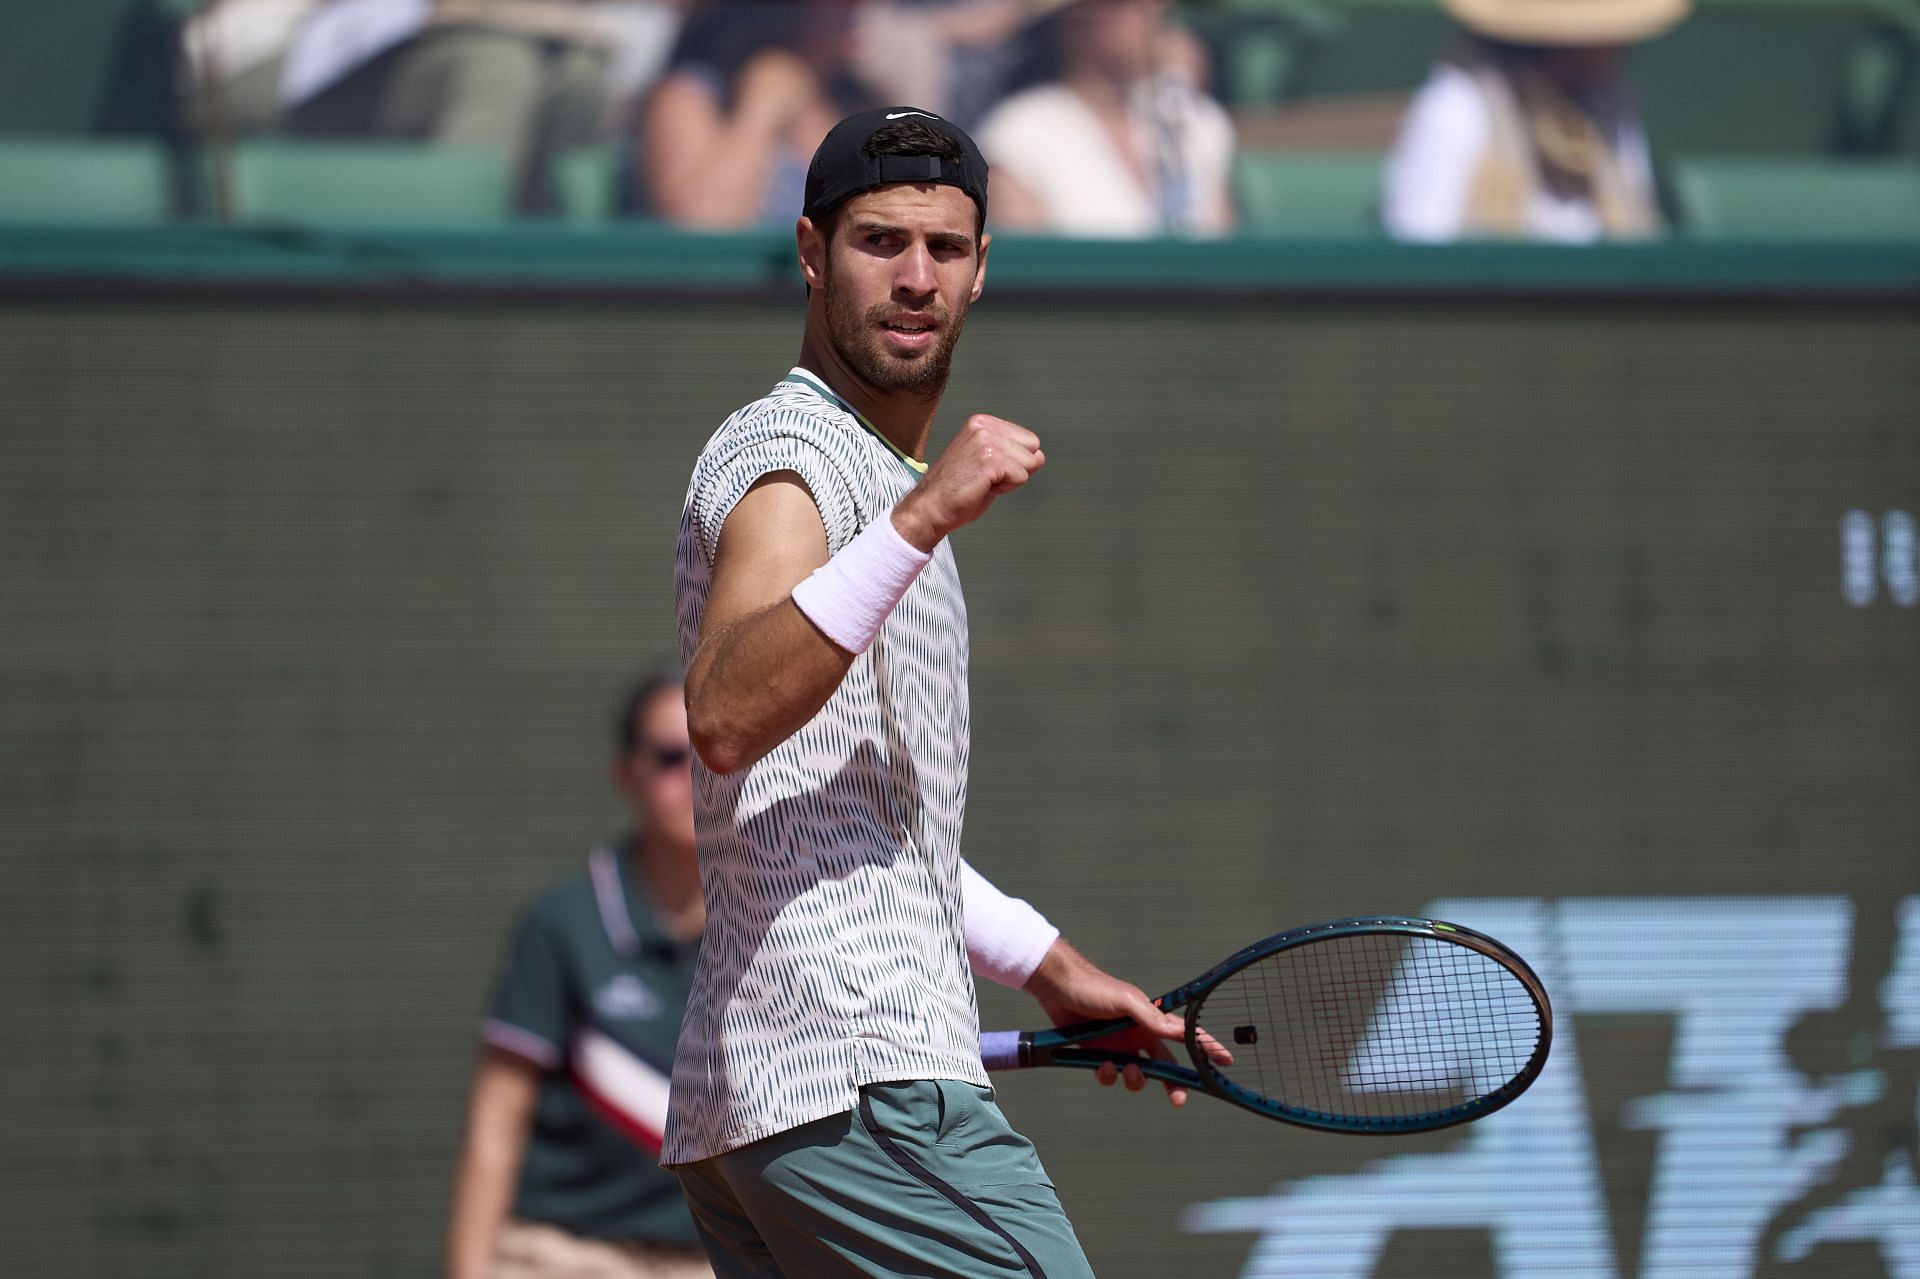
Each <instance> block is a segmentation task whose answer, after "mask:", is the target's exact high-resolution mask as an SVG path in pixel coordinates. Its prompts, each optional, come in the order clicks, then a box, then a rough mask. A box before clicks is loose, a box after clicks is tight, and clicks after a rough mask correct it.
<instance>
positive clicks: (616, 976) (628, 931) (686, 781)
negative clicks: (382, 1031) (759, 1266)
mask: <svg viewBox="0 0 1920 1279" xmlns="http://www.w3.org/2000/svg"><path fill="white" fill-rule="evenodd" d="M615 740H616V748H615V756H614V766H613V777H614V783H615V785H616V786H617V787H618V789H619V790H620V793H621V795H622V797H623V798H624V799H625V801H626V803H627V806H628V808H629V810H630V811H631V813H632V818H633V827H632V830H631V832H630V833H629V834H628V835H627V836H626V837H625V838H623V839H621V840H620V841H618V842H617V843H616V844H614V845H613V846H611V847H609V848H604V849H600V850H598V851H596V852H595V853H594V854H593V855H592V856H591V857H590V858H589V859H588V864H587V866H586V868H584V869H583V870H581V871H580V872H579V873H578V874H576V875H574V876H573V877H572V878H571V879H568V880H566V881H564V882H563V883H561V884H560V885H558V886H557V887H555V888H554V889H553V890H551V891H550V892H548V893H546V894H545V895H544V896H542V897H540V898H538V899H536V900H535V901H534V903H533V904H532V905H531V906H530V907H528V909H527V910H526V911H525V912H524V913H523V914H522V915H521V917H520V920H519V923H518V925H517V927H516V928H515V930H514V933H513V940H512V942H511V944H510V946H509V947H508V951H507V961H506V965H505V967H504V969H503V970H502V972H501V974H500V978H499V983H498V985H497V987H496V989H495V992H494V997H493V1003H492V1006H491V1008H490V1010H489V1013H488V1016H487V1018H486V1019H485V1020H484V1021H483V1022H482V1023H481V1028H480V1038H481V1057H480V1061H479V1064H478V1065H477V1066H476V1067H475V1069H474V1074H473V1082H472V1086H471V1091H470V1093H469V1096H468V1101H467V1129H466V1140H465V1142H464V1143H463V1146H462V1150H461V1154H460V1163H459V1168H458V1170H457V1172H456V1175H455V1183H454V1194H453V1211H452V1218H451V1222H450V1224H449V1228H448V1265H447V1268H448V1273H449V1276H450V1279H481V1277H482V1276H485V1279H563V1277H566V1276H572V1277H574V1279H578V1277H579V1276H585V1275H597V1276H602V1277H603V1279H712V1271H711V1270H710V1269H709V1267H708V1265H707V1262H706V1258H705V1256H704V1254H703V1252H702V1250H701V1248H700V1245H699V1242H698V1238H697V1236H696V1234H695V1232H694V1228H693V1218H692V1216H691V1215H690V1214H689V1213H688V1211H687V1206H686V1203H685V1201H684V1200H683V1199H682V1198H681V1195H680V1185H679V1182H678V1181H677V1180H676V1179H675V1178H674V1176H673V1174H672V1173H670V1172H667V1171H666V1170H665V1169H663V1168H661V1167H660V1166H659V1165H658V1164H657V1163H655V1162H654V1160H655V1157H656V1156H657V1155H658V1153H659V1149H660V1133H661V1128H662V1126H663V1125H664V1123H665V1121H666V1103H667V1080H668V1075H669V1072H670V1071H671V1070H672V1065H673V1051H674V1044H675V1042H676V1041H677V1040H678V1038H679V1035H680V1021H681V1018H682V1017H683V1016H684V1015H685V1013H686V1001H687V992H688V990H689V989H690V987H691V984H692V981H693V963H694V958H695V952H696V951H697V949H698V940H699V936H700V931H701V927H702V925H703V923H704V922H705V918H706V916H705V909H704V902H703V899H702V897H701V891H700V868H699V861H698V859H697V857H696V856H695V853H694V842H693V839H694V836H693V775H692V758H693V755H692V747H691V745H690V744H689V740H688V737H687V711H686V702H685V690H684V686H683V684H682V681H681V678H680V674H679V672H678V671H677V670H667V671H663V672H661V673H659V674H656V675H654V676H653V677H651V678H649V679H647V680H645V681H644V682H642V683H641V684H640V685H639V686H638V687H637V688H635V690H634V691H633V692H632V693H631V694H629V695H628V697H627V698H626V700H625V701H624V703H623V704H622V706H621V709H620V714H619V717H618V719H617V721H616V724H615Z"/></svg>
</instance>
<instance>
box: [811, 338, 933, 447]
mask: <svg viewBox="0 0 1920 1279" xmlns="http://www.w3.org/2000/svg"><path fill="white" fill-rule="evenodd" d="M800 367H801V368H803V369H805V370H806V371H807V372H809V373H811V374H813V375H814V376H815V377H817V378H819V379H820V380H821V381H822V382H824V383H826V386H827V389H828V390H829V391H832V392H833V393H834V394H835V395H837V396H839V397H840V398H841V399H843V400H845V401H846V402H847V404H848V405H849V406H850V407H851V408H852V409H853V411H854V412H855V413H858V414H859V415H860V416H861V418H862V419H864V420H865V421H866V423H867V425H868V426H870V427H872V428H873V429H874V430H876V431H878V432H879V433H880V434H882V435H884V436H886V437H887V439H888V440H889V441H890V442H891V443H892V444H893V446H894V447H895V448H897V449H899V450H900V451H901V452H902V453H905V454H906V455H907V456H908V457H911V458H914V459H915V460H917V461H921V462H924V461H926V459H927V439H928V437H929V436H931V435H932V433H933V417H934V414H935V413H936V412H938V411H939V408H940V397H939V396H937V395H936V396H934V397H933V398H932V399H926V398H924V397H922V396H917V395H909V394H906V393H904V392H900V391H885V390H882V389H881V388H879V387H877V386H875V385H873V383H871V382H869V381H867V380H866V379H865V378H863V377H861V376H860V375H859V374H858V373H856V372H854V370H853V368H852V366H850V365H849V364H847V362H846V361H845V360H843V359H841V358H840V353H839V352H838V351H836V350H834V348H833V343H832V342H830V341H827V340H826V339H825V338H824V337H816V335H815V333H814V331H813V326H812V325H811V324H809V325H808V326H807V333H806V336H805V337H804V338H802V339H801V342H800Z"/></svg>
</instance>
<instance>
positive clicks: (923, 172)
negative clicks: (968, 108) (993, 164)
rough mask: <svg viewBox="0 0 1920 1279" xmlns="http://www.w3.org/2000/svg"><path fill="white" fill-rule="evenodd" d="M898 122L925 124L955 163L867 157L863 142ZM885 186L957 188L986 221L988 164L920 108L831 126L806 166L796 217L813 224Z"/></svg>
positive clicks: (952, 128) (957, 130) (889, 110)
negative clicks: (945, 143)
mask: <svg viewBox="0 0 1920 1279" xmlns="http://www.w3.org/2000/svg"><path fill="white" fill-rule="evenodd" d="M901 120H913V121H914V122H916V123H919V124H924V125H926V126H927V127H928V128H930V129H932V130H933V131H934V132H936V133H938V134H940V135H941V136H943V137H945V138H947V139H948V140H949V141H951V142H952V143H953V145H954V146H955V147H956V148H957V149H958V150H959V152H960V157H961V158H960V159H958V160H953V159H948V158H947V157H945V156H939V155H871V154H869V153H868V151H867V140H868V139H869V138H871V137H872V136H873V135H874V133H875V132H877V131H878V130H880V129H884V128H886V127H887V126H888V125H890V124H894V123H896V122H898V121H901ZM890 182H933V183H938V184H940V185H943V186H950V187H959V188H960V189H961V190H962V191H965V192H966V193H967V195H968V196H970V197H972V199H973V202H974V204H976V205H977V206H979V209H980V216H981V217H982V218H984V217H986V216H987V161H986V157H985V156H983V155H981V154H980V148H979V147H977V146H975V145H974V144H973V139H972V138H970V137H968V136H967V133H966V130H964V129H962V128H961V127H960V126H959V125H957V124H953V123H952V122H950V121H947V120H943V119H941V118H940V117H939V116H937V115H935V114H934V113H933V112H931V111H922V110H921V109H920V108H919V107H876V108H874V109H873V110H871V111H861V112H858V113H857V114H854V115H850V116H848V117H847V118H846V119H844V120H842V121H841V122H840V123H839V124H836V125H834V126H833V128H832V130H831V131H830V132H829V133H828V134H827V136H826V138H825V140H824V141H822V142H821V143H820V149H819V150H817V151H815V152H814V153H813V162H812V163H811V164H809V165H808V166H807V202H806V205H805V207H804V208H802V209H801V212H802V213H804V214H805V215H806V216H807V217H809V218H812V219H813V220H814V221H816V222H817V221H819V219H820V218H821V217H822V215H824V214H827V213H831V212H833V210H834V209H836V208H838V207H839V206H840V205H842V204H844V203H846V202H847V201H848V200H851V199H852V198H853V197H854V196H856V195H859V194H860V193H861V192H862V191H871V190H873V189H874V188H875V187H882V186H886V185H887V184H888V183H890Z"/></svg>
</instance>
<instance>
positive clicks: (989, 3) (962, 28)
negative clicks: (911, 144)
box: [855, 0, 1036, 130]
mask: <svg viewBox="0 0 1920 1279" xmlns="http://www.w3.org/2000/svg"><path fill="white" fill-rule="evenodd" d="M1035 9H1036V0H870V2H869V3H866V4H863V5H861V6H860V8H859V10H858V17H857V19H856V22H855V33H856V42H855V43H856V51H855V59H856V62H855V65H856V67H857V69H858V72H859V74H860V77H861V78H862V79H863V80H864V81H866V83H868V84H870V85H872V86H873V87H874V89H875V90H876V91H877V93H878V95H879V96H880V97H881V98H883V99H885V100H886V101H888V102H911V103H913V104H914V105H915V106H919V107H925V108H926V109H927V110H929V111H935V112H938V113H939V114H940V115H943V116H945V117H946V118H947V119H948V120H951V121H952V122H953V123H955V124H957V125H959V126H961V127H962V128H963V129H967V130H972V129H973V127H974V126H975V125H977V124H978V123H979V122H980V120H981V118H982V117H984V116H985V115H986V113H987V112H988V110H990V109H991V108H992V107H993V106H994V105H995V104H996V103H997V102H999V100H1000V98H1001V97H1002V96H1003V95H1004V94H1005V92H1006V87H1007V85H1008V83H1009V82H1010V80H1011V79H1012V77H1013V75H1014V74H1015V72H1016V70H1017V68H1018V67H1019V65H1020V60H1021V55H1022V51H1023V49H1024V46H1025V41H1023V40H1021V39H1019V38H1018V37H1020V36H1021V35H1022V33H1023V32H1024V31H1025V30H1026V29H1027V28H1028V26H1029V25H1030V24H1031V23H1032V21H1033V16H1034V13H1035Z"/></svg>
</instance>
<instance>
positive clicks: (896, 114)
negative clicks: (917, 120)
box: [887, 111, 940, 120]
mask: <svg viewBox="0 0 1920 1279" xmlns="http://www.w3.org/2000/svg"><path fill="white" fill-rule="evenodd" d="M910 115H917V116H925V117H926V118H927V119H929V120H938V119H939V118H940V117H939V116H937V115H927V113H926V112H925V111H889V112H887V119H889V120H898V119H901V118H902V117H905V116H910Z"/></svg>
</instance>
